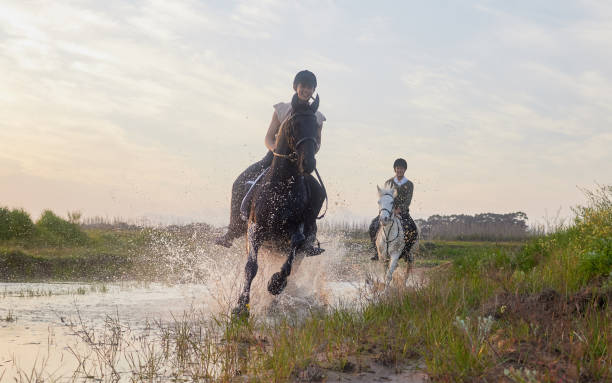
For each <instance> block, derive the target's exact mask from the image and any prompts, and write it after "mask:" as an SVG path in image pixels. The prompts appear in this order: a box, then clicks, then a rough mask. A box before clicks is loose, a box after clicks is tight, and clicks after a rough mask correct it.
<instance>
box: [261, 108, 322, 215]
mask: <svg viewBox="0 0 612 383" xmlns="http://www.w3.org/2000/svg"><path fill="white" fill-rule="evenodd" d="M300 115H311V114H310V113H293V114H292V115H291V116H289V117H288V118H287V119H286V120H285V121H284V122H283V125H282V126H281V127H280V129H282V128H283V127H285V126H287V124H288V123H289V122H290V121H291V120H293V119H294V118H295V116H300ZM280 129H279V132H280ZM307 141H312V142H313V143H314V144H315V148H316V149H315V152H316V151H318V150H319V143H318V142H317V139H316V138H315V137H314V136H308V137H303V138H301V139H299V140H298V141H297V142H296V143H295V145H293V149H292V151H291V153H289V154H280V153H276V152H275V151H274V150H273V151H272V154H274V156H275V157H279V158H284V159H286V160H289V161H291V162H297V160H298V154H297V151H296V150H297V148H298V147H299V146H300V145H301V144H303V143H304V142H307ZM314 171H315V173H316V174H317V178H318V179H319V183H320V184H321V188H323V193H324V194H325V211H324V212H323V214H321V215H320V216H318V217H317V219H321V218H323V217H325V214H326V213H327V206H328V202H327V190H326V189H325V185H324V184H323V180H322V179H321V175H320V174H319V170H318V169H317V168H316V167H315V169H314Z"/></svg>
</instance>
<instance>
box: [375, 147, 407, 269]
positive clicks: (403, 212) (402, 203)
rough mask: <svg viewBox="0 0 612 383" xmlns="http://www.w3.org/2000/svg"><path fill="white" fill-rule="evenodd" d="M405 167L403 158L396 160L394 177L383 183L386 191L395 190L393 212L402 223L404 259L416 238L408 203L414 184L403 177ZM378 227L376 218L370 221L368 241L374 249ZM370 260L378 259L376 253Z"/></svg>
mask: <svg viewBox="0 0 612 383" xmlns="http://www.w3.org/2000/svg"><path fill="white" fill-rule="evenodd" d="M407 167H408V164H407V163H406V160H404V159H403V158H398V159H397V160H395V162H394V163H393V170H394V172H395V177H393V178H390V179H388V180H387V181H386V182H385V188H386V189H395V190H397V196H396V197H395V199H394V200H393V212H394V213H395V214H397V215H399V217H400V219H401V221H402V226H403V227H404V233H405V240H406V246H405V247H404V251H403V252H402V256H404V255H406V259H407V258H408V254H409V252H410V249H411V248H412V246H413V245H414V243H415V242H416V240H417V236H418V232H417V227H416V224H415V223H414V221H413V220H412V217H410V203H411V202H412V193H413V192H414V184H413V183H412V182H411V181H410V180H409V179H408V178H406V177H404V173H405V172H406V168H407ZM378 227H379V222H378V217H376V218H374V219H373V220H372V223H371V224H370V228H369V232H370V239H371V240H372V244H373V246H374V248H376V245H375V241H376V232H377V231H378ZM371 259H372V260H376V259H378V253H377V254H376V255H374V256H373V257H372V258H371Z"/></svg>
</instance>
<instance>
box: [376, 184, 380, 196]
mask: <svg viewBox="0 0 612 383" xmlns="http://www.w3.org/2000/svg"><path fill="white" fill-rule="evenodd" d="M376 190H378V195H380V186H378V185H376Z"/></svg>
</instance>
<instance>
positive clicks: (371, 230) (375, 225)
mask: <svg viewBox="0 0 612 383" xmlns="http://www.w3.org/2000/svg"><path fill="white" fill-rule="evenodd" d="M379 227H380V222H379V220H378V217H376V218H374V219H373V220H372V222H371V223H370V227H369V228H368V233H369V234H370V242H371V243H372V249H374V256H373V257H372V258H370V260H372V261H376V260H378V250H377V249H376V234H377V233H378V228H379Z"/></svg>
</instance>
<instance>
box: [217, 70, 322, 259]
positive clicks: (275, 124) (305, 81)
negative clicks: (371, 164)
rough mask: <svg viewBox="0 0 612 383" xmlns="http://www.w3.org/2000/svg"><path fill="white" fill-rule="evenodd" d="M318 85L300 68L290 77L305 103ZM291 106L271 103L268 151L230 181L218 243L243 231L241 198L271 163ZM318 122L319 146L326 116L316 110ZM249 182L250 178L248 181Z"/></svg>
mask: <svg viewBox="0 0 612 383" xmlns="http://www.w3.org/2000/svg"><path fill="white" fill-rule="evenodd" d="M316 87H317V78H316V76H315V75H314V73H312V72H310V71H308V70H303V71H300V72H298V74H296V75H295V78H294V80H293V90H294V91H295V93H296V94H297V97H298V101H299V102H304V103H307V102H309V101H310V100H311V99H312V95H313V93H314V91H315V89H316ZM291 112H292V107H291V103H290V102H289V103H287V102H280V103H278V104H275V105H274V113H273V114H272V121H270V126H269V127H268V131H267V133H266V137H265V139H264V144H265V145H266V147H267V148H268V153H267V154H266V155H265V156H264V158H262V159H261V160H260V161H257V162H256V163H254V164H252V165H251V166H249V167H248V168H247V169H246V170H245V171H243V172H242V173H241V174H240V175H239V176H238V178H236V180H235V181H234V183H233V185H232V199H231V207H230V223H229V226H228V230H227V233H225V235H222V236H220V237H218V238H217V239H216V240H215V243H216V244H218V245H221V246H225V247H230V246H231V245H232V241H233V240H234V239H235V238H238V237H240V236H242V235H244V234H245V233H246V226H247V225H246V222H245V221H244V220H243V219H242V218H241V217H240V205H241V203H242V199H243V198H244V197H245V195H246V192H247V190H248V188H249V187H250V184H249V181H253V180H255V179H256V178H257V177H258V176H259V175H260V174H261V173H262V171H264V170H265V169H266V168H268V167H269V166H270V165H271V164H272V159H273V158H274V155H273V154H272V152H273V151H274V149H275V147H276V135H277V134H278V131H279V129H280V127H281V126H282V124H283V123H284V122H285V121H286V119H287V118H288V117H289V116H290V115H291ZM316 117H317V122H318V123H319V131H318V134H317V137H316V139H317V144H318V147H320V146H321V130H322V129H323V121H325V120H326V118H325V116H324V115H323V113H321V112H319V111H317V112H316ZM251 184H252V182H251Z"/></svg>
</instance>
